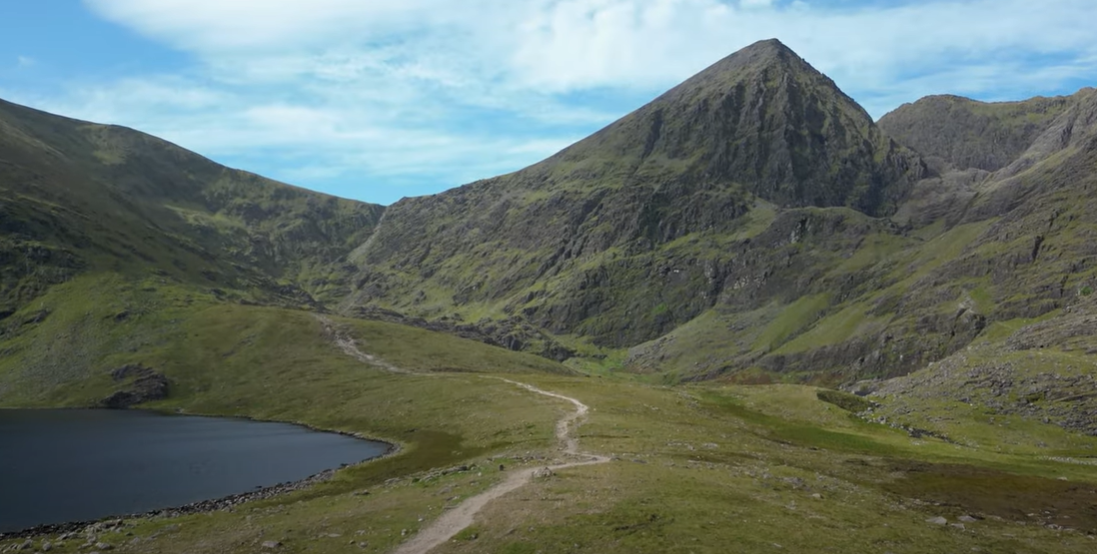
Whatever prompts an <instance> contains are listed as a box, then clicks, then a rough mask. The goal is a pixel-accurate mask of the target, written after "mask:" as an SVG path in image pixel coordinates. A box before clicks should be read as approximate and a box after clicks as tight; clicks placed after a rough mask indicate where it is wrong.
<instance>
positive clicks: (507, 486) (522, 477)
mask: <svg viewBox="0 0 1097 554" xmlns="http://www.w3.org/2000/svg"><path fill="white" fill-rule="evenodd" d="M316 319H318V320H319V321H320V323H321V324H322V325H323V326H324V332H325V333H327V335H328V336H329V337H331V339H332V340H333V341H334V342H335V345H336V346H338V347H339V349H340V350H342V351H343V352H344V353H345V354H346V355H348V356H350V357H352V358H354V359H356V360H358V361H360V362H362V363H366V364H369V365H372V366H375V367H379V368H381V369H383V370H385V371H389V372H391V373H402V374H406V375H429V374H420V373H415V372H412V371H408V370H406V369H403V368H400V367H397V366H395V365H393V364H391V363H389V362H386V361H385V360H382V359H380V358H378V357H377V356H373V355H370V354H367V353H365V352H362V351H361V350H360V349H359V348H358V344H357V342H356V341H355V340H354V339H353V338H352V337H351V336H350V335H348V334H347V333H345V332H344V331H343V330H341V329H339V328H338V327H337V326H336V325H335V323H334V322H332V321H331V320H330V319H328V318H327V317H324V316H322V315H316ZM495 378H496V379H500V380H502V381H506V382H507V383H510V384H512V385H515V386H518V387H521V388H523V389H526V390H528V391H530V392H532V393H536V394H540V395H543V396H548V397H551V398H556V399H558V400H564V401H567V402H571V404H572V405H573V406H575V411H573V412H570V413H568V414H567V415H565V416H564V417H562V418H560V420H559V421H557V422H556V440H557V441H559V443H560V446H561V454H563V455H564V456H565V457H570V458H573V460H572V461H568V462H563V463H559V464H555V465H550V466H546V467H547V469H549V470H550V471H557V470H561V469H567V468H571V467H580V466H589V465H594V464H603V463H606V462H608V461H609V458H608V457H606V456H600V455H598V454H591V453H589V452H580V451H579V439H577V438H575V437H574V436H572V434H571V431H572V424H575V423H577V422H579V421H580V420H582V419H583V418H584V417H585V416H586V415H587V413H588V412H590V407H588V406H587V405H586V404H583V403H582V402H580V401H578V400H576V399H574V398H572V397H570V396H564V395H562V394H557V393H555V392H549V391H545V390H541V389H539V388H537V387H535V386H533V385H528V384H526V383H519V382H518V381H512V380H510V379H504V378H502V377H495ZM539 470H542V468H540V467H532V468H526V469H522V470H520V471H514V472H512V473H510V474H508V475H507V477H506V479H503V481H502V482H500V483H498V484H496V485H495V486H493V487H491V488H490V489H488V490H486V491H484V492H482V493H480V494H478V495H476V496H474V497H472V498H469V499H467V500H465V501H464V502H462V503H460V504H458V505H457V506H456V507H455V508H453V509H451V510H449V511H447V512H446V513H444V514H442V516H441V517H439V518H438V519H436V520H434V521H433V522H431V524H430V525H428V526H427V527H425V528H423V529H422V530H420V531H419V532H418V533H417V534H416V535H415V536H414V537H412V539H411V540H409V541H408V542H405V543H404V544H401V545H400V546H399V547H397V549H396V550H394V551H393V554H426V553H427V552H430V551H431V550H432V549H434V548H435V547H436V546H438V545H440V544H442V543H444V542H446V541H448V540H449V539H451V538H453V536H454V535H456V534H457V533H459V532H461V530H462V529H464V528H466V527H468V526H469V525H472V522H473V518H475V517H476V514H477V513H479V512H480V510H482V509H483V508H484V506H486V505H487V504H488V503H489V502H491V501H492V500H495V499H497V498H500V497H502V496H504V495H505V494H507V493H509V492H512V491H514V490H516V489H518V488H520V487H521V486H522V485H525V484H526V483H528V482H529V481H530V479H532V478H533V475H534V473H536V472H537V471H539Z"/></svg>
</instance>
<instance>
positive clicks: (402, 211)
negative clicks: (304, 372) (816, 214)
mask: <svg viewBox="0 0 1097 554" xmlns="http://www.w3.org/2000/svg"><path fill="white" fill-rule="evenodd" d="M925 172H926V168H925V166H924V164H923V163H922V162H921V160H920V159H919V158H918V157H917V156H916V155H915V154H913V153H912V152H910V151H909V150H907V149H905V148H903V147H901V146H899V145H897V144H895V143H894V142H893V141H891V140H890V139H888V138H887V137H886V136H884V134H883V133H882V132H881V131H879V130H878V129H877V128H876V127H875V125H874V124H873V122H872V121H871V119H870V118H869V117H868V115H867V114H866V113H865V112H864V110H863V109H861V108H860V106H858V105H857V104H856V103H854V102H853V101H852V100H851V99H850V98H849V97H847V96H846V95H845V94H843V93H842V92H841V91H840V90H839V89H838V88H837V87H836V86H835V84H834V83H833V82H832V81H831V80H830V79H828V78H827V77H825V76H823V75H822V74H820V73H819V72H817V71H816V70H815V69H814V68H812V67H811V66H810V65H809V64H807V63H806V62H805V61H804V60H802V59H801V58H799V57H798V56H797V55H796V54H795V53H793V52H792V51H791V50H789V49H788V48H786V47H785V46H784V45H782V44H781V43H779V42H777V41H764V42H761V43H757V44H755V45H753V46H751V47H748V48H746V49H744V50H742V51H740V52H738V53H736V54H734V55H732V56H730V57H728V58H726V59H724V60H722V61H720V62H718V63H717V64H715V65H713V66H712V67H710V68H709V69H707V70H705V71H704V72H702V73H700V74H699V75H697V76H696V77H694V78H692V79H690V80H688V81H686V82H685V83H683V84H682V85H680V86H678V87H676V88H674V89H672V90H671V91H669V92H667V93H666V94H664V95H663V96H661V97H659V98H658V99H656V100H655V101H653V102H652V103H650V104H648V105H647V106H644V107H643V108H641V109H639V110H637V111H636V112H634V113H632V114H630V115H628V116H626V117H624V118H622V119H621V120H619V121H617V122H616V123H613V124H612V125H610V126H608V127H607V128H605V129H603V130H602V131H599V132H598V133H596V134H594V135H593V136H591V137H590V138H588V139H586V140H583V141H581V142H579V143H577V144H575V145H573V146H571V147H569V148H567V149H565V150H564V151H562V152H560V153H558V154H556V155H555V156H553V157H551V158H549V159H548V160H545V161H544V162H541V163H539V164H537V165H534V166H532V167H530V168H527V169H525V170H522V171H519V172H517V173H514V174H511V175H505V176H502V177H498V178H495V179H489V180H486V181H480V182H477V183H473V184H471V185H467V186H465V187H461V188H458V189H454V190H451V191H447V192H445V193H442V194H439V195H435V196H431V197H423V198H413V199H406V200H403V201H401V202H399V203H397V204H395V205H394V206H392V207H390V208H389V210H388V211H387V212H386V215H385V218H384V221H383V223H382V224H381V225H380V227H379V228H378V231H377V233H376V235H375V236H374V237H373V238H372V239H371V240H370V241H369V242H367V243H366V244H364V245H363V246H362V247H361V248H360V249H358V250H357V251H356V252H355V254H354V257H353V259H354V261H356V262H357V263H359V265H360V267H361V268H362V269H361V273H360V275H359V279H358V282H357V292H356V293H355V294H354V295H353V296H352V298H351V299H350V300H349V301H348V302H346V303H345V304H344V306H343V307H344V308H345V309H348V310H349V309H351V308H353V307H354V306H361V305H378V306H382V307H387V308H394V309H396V310H398V311H401V312H404V313H408V314H410V315H414V316H419V317H425V318H427V319H437V318H439V317H441V316H443V315H449V312H448V310H449V309H450V308H449V307H450V306H452V307H454V308H453V309H455V310H456V311H458V312H460V311H464V310H467V311H470V312H475V311H476V310H475V309H473V307H477V306H482V307H486V308H488V309H490V310H498V311H501V312H502V313H504V314H507V315H508V316H509V317H515V316H516V317H521V318H523V319H525V320H527V321H529V322H530V323H532V324H534V325H535V326H537V327H541V328H543V329H546V330H548V331H550V332H552V333H555V334H579V335H583V336H588V337H592V338H593V339H594V340H595V342H597V343H598V344H604V345H610V346H626V345H632V344H636V343H639V342H643V341H646V340H649V339H652V338H655V337H658V336H659V335H661V334H664V333H666V332H668V331H671V330H673V329H674V328H675V327H677V326H679V325H681V324H683V323H685V322H687V321H689V320H690V319H693V318H694V317H696V316H697V315H698V314H700V313H702V312H703V311H705V310H707V309H709V308H711V307H712V306H713V305H714V304H715V303H716V299H717V298H718V297H719V295H720V294H721V292H722V287H723V282H724V281H725V279H726V278H727V274H726V273H725V274H721V273H720V270H719V268H720V266H721V265H723V264H725V263H726V259H727V258H730V257H732V256H733V254H732V252H733V249H734V248H735V247H734V246H732V245H733V244H734V243H735V242H738V241H737V240H736V239H735V237H741V239H740V240H746V239H748V238H749V237H751V236H753V235H755V234H757V232H758V229H756V228H755V227H761V228H762V229H764V228H765V225H766V219H767V217H771V216H772V212H773V210H775V209H779V208H780V207H799V206H849V207H852V208H854V209H855V210H858V211H860V212H863V213H865V214H872V215H881V214H888V213H891V212H893V211H894V210H895V209H896V207H897V206H898V204H899V202H900V201H901V200H902V199H903V198H904V197H905V196H906V194H907V192H908V191H909V189H910V187H911V186H912V184H913V183H914V182H915V181H916V180H917V179H918V178H920V177H921V176H923V175H924V174H925ZM767 214H769V215H767ZM701 239H705V240H706V241H707V242H709V243H711V245H705V246H703V247H702V246H701V244H700V243H699V242H698V240H701ZM708 239H712V240H708Z"/></svg>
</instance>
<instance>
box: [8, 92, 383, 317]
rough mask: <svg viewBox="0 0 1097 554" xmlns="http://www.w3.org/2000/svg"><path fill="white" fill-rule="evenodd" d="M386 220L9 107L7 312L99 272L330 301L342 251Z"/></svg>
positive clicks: (344, 203)
mask: <svg viewBox="0 0 1097 554" xmlns="http://www.w3.org/2000/svg"><path fill="white" fill-rule="evenodd" d="M382 211H383V208H382V207H380V206H373V205H368V204H362V203H359V202H353V201H349V200H342V199H338V198H334V197H330V196H326V195H323V194H319V193H314V192H310V191H306V190H303V189H298V188H295V187H291V186H289V185H283V184H281V183H277V182H274V181H270V180H268V179H264V178H262V177H259V176H256V175H253V174H250V173H246V172H243V171H237V170H232V169H228V168H225V167H222V166H220V165H218V164H215V163H213V162H211V161H209V160H207V159H205V158H202V157H200V156H198V155H196V154H194V153H191V152H188V151H186V150H183V149H181V148H178V147H176V146H174V145H172V144H170V143H167V142H165V141H162V140H160V139H157V138H155V137H151V136H149V135H145V134H143V133H139V132H136V131H132V130H129V129H125V128H121V127H114V126H105V125H96V124H91V123H85V122H81V121H76V120H72V119H67V118H62V117H58V116H53V115H50V114H46V113H43V112H38V111H36V110H32V109H29V108H24V107H21V106H17V105H14V104H10V103H6V102H0V260H2V261H3V263H0V313H11V312H12V311H14V310H15V309H18V308H19V307H21V306H24V305H26V304H27V303H28V302H29V301H30V300H32V299H33V298H34V297H36V296H37V295H39V294H41V293H42V292H44V291H45V290H46V289H47V288H48V287H49V286H50V285H53V284H57V283H61V282H65V281H66V280H68V279H71V278H72V277H73V276H75V275H79V274H83V273H86V272H93V271H109V272H120V273H126V274H132V275H147V274H150V273H156V274H159V275H161V276H163V277H165V278H170V279H174V280H177V281H180V282H187V283H191V284H195V285H200V286H204V287H210V288H218V289H223V290H225V291H234V293H236V294H238V295H240V296H241V297H247V298H252V299H254V300H266V301H280V302H283V303H291V304H298V305H300V304H305V303H309V302H311V301H312V300H311V299H310V298H309V295H313V296H316V297H317V298H319V299H330V298H333V297H336V296H339V295H342V294H345V290H344V289H345V288H346V286H347V283H346V281H345V279H346V268H345V255H346V253H347V252H349V250H350V249H351V248H352V247H353V246H354V245H356V244H359V243H361V242H362V241H364V240H366V239H367V238H368V237H369V236H370V234H371V233H372V230H373V226H374V225H375V223H376V221H377V220H378V219H379V218H380V215H381V213H382ZM306 293H307V294H306ZM226 294H227V292H226Z"/></svg>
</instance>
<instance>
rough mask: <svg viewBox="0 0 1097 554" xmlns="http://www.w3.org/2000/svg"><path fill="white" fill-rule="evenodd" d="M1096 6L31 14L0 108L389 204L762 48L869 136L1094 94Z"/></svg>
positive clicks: (168, 6)
mask: <svg viewBox="0 0 1097 554" xmlns="http://www.w3.org/2000/svg"><path fill="white" fill-rule="evenodd" d="M1093 12H1094V3H1093V1H1092V0H1042V1H1040V2H1035V1H1033V0H957V1H934V0H923V1H918V2H907V1H884V0H796V1H792V0H521V1H516V0H463V1H462V2H454V1H453V0H277V1H275V0H35V1H18V2H16V1H11V2H5V3H4V5H3V6H2V7H0V98H4V99H6V100H10V101H13V102H18V103H21V104H26V105H30V106H34V107H37V108H40V109H44V110H47V111H51V112H54V113H59V114H63V115H68V116H71V117H77V118H81V119H87V120H91V121H97V122H103V123H115V124H120V125H126V126H129V127H134V128H137V129H140V130H142V131H146V132H149V133H152V134H154V135H157V136H160V137H163V138H165V139H168V140H171V141H173V142H175V143H177V144H180V145H182V146H184V147H186V148H189V149H191V150H194V151H197V152H199V153H201V154H204V155H206V156H208V157H210V158H213V159H214V160H217V161H219V162H221V163H224V164H226V165H230V166H233V167H239V168H242V169H247V170H249V171H254V172H256V173H260V174H262V175H265V176H268V177H272V178H276V179H280V180H283V181H286V182H289V183H292V184H296V185H300V186H304V187H308V188H312V189H315V190H320V191H324V192H328V193H331V194H336V195H339V196H345V197H350V198H356V199H359V200H365V201H370V202H378V203H383V204H388V203H391V202H394V201H396V200H398V199H399V198H401V197H403V196H416V195H422V194H431V193H435V192H439V191H441V190H445V189H447V188H451V187H454V186H458V185H461V184H464V183H467V182H470V181H473V180H476V179H479V178H484V177H489V176H492V175H497V174H500V173H505V172H509V171H513V170H516V169H520V168H522V167H524V166H526V165H529V164H530V163H534V162H536V161H538V160H540V159H543V158H545V157H547V156H549V155H551V154H552V153H554V152H556V151H557V150H559V149H560V148H562V147H564V146H566V145H568V144H570V143H571V142H574V141H575V140H578V139H580V138H582V137H584V136H586V135H588V134H590V133H591V132H593V131H596V130H597V129H599V128H601V127H603V126H604V125H606V124H608V123H610V122H612V121H613V120H614V119H616V118H618V117H620V116H622V115H624V114H626V113H628V112H629V111H631V110H633V109H635V108H637V107H639V106H640V105H642V104H643V103H644V102H646V101H648V100H650V99H651V98H653V97H654V96H656V95H658V94H659V93H661V92H662V91H664V90H666V89H667V88H670V87H671V86H674V85H675V84H677V83H678V82H680V81H682V80H684V79H686V78H688V77H689V76H690V75H692V74H694V73H696V72H697V71H700V70H701V69H704V68H705V67H706V66H708V65H710V64H711V63H714V62H716V61H717V60H719V59H720V58H722V57H724V56H726V55H728V54H730V53H732V52H734V51H735V50H738V49H739V48H742V47H743V46H746V45H748V44H750V43H752V42H754V41H756V40H760V39H765V38H771V37H776V38H779V39H781V40H782V41H783V42H785V43H786V44H788V45H789V46H790V47H792V48H793V49H794V50H796V51H797V52H798V53H799V54H800V55H802V56H803V57H804V58H806V59H807V60H808V61H809V62H811V63H812V64H813V65H815V67H817V68H818V69H820V70H822V71H823V72H825V73H827V74H828V75H830V76H831V77H832V78H833V79H834V80H835V81H836V82H837V83H838V85H839V86H840V87H842V89H843V90H844V91H845V92H846V93H848V94H849V95H851V96H853V97H854V98H855V99H857V100H858V101H859V102H860V103H861V104H862V105H864V106H865V108H866V109H867V110H868V111H869V112H870V113H871V114H872V115H873V116H874V117H879V116H881V115H883V114H884V113H886V112H887V111H889V110H891V109H894V108H895V107H897V106H898V105H900V104H901V103H903V102H909V101H913V100H916V99H917V98H919V97H921V96H924V95H927V94H938V93H952V94H961V95H965V96H970V97H974V98H978V99H982V100H1010V99H1020V98H1026V97H1030V96H1034V95H1055V94H1069V93H1073V92H1074V91H1076V90H1077V89H1079V88H1081V87H1083V86H1094V85H1097V41H1095V40H1094V34H1093V30H1092V29H1093V25H1094V23H1095V22H1097V16H1095V15H1093Z"/></svg>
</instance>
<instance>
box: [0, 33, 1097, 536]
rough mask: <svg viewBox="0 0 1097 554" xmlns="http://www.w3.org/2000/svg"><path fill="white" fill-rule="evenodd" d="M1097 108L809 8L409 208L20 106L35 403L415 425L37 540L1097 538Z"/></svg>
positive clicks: (8, 303)
mask: <svg viewBox="0 0 1097 554" xmlns="http://www.w3.org/2000/svg"><path fill="white" fill-rule="evenodd" d="M1095 131H1097V91H1095V90H1094V89H1083V90H1081V91H1079V92H1078V93H1076V94H1074V95H1072V96H1065V97H1059V98H1050V99H1048V98H1038V99H1033V100H1030V101H1026V102H1010V103H998V104H988V103H981V102H975V101H971V100H967V99H962V98H958V97H930V98H927V99H924V100H921V101H919V102H916V103H914V104H908V105H904V106H902V107H900V108H898V109H897V110H896V111H894V112H892V113H891V114H888V115H886V116H884V117H883V118H881V119H880V120H879V121H873V120H872V118H870V117H869V115H868V114H867V112H865V111H864V109H862V108H861V107H860V106H859V105H857V103H856V102H854V101H853V99H851V98H849V97H848V96H846V95H845V94H844V93H842V91H841V90H840V89H839V88H838V86H837V85H836V84H835V83H834V82H833V81H831V80H830V79H829V78H828V77H826V76H825V75H823V74H822V73H819V72H818V71H816V70H815V69H814V68H813V67H812V66H811V65H810V64H808V63H807V62H806V61H805V60H803V59H802V58H800V57H799V56H798V55H797V54H796V53H794V52H792V51H791V50H790V49H788V48H787V47H786V46H784V45H783V44H781V43H780V42H778V41H774V40H770V41H762V42H760V43H756V44H754V45H752V46H750V47H748V48H746V49H744V50H743V51H740V52H738V53H736V54H733V55H732V56H730V57H728V58H726V59H725V60H722V61H720V62H718V63H717V64H715V65H713V66H712V67H710V68H709V69H707V70H705V71H703V72H702V73H700V74H698V75H697V76H695V77H693V78H691V79H690V80H688V81H686V82H685V83H683V84H682V85H680V86H678V87H676V88H674V89H672V90H671V91H669V92H667V93H666V94H665V95H663V96H661V97H659V98H658V99H656V100H654V101H653V102H652V103H650V104H648V105H646V106H644V107H643V108H640V109H639V110H637V111H636V112H634V113H632V114H629V115H627V116H625V117H624V118H622V119H621V120H619V121H618V122H616V123H614V124H612V125H610V126H609V127H607V128H606V129H604V130H602V131H599V132H598V133H596V134H594V135H593V136H591V137H589V138H587V139H585V140H583V141H580V142H578V143H576V144H575V145H572V146H571V147H569V148H567V149H565V150H564V151H562V152H560V153H558V154H556V155H555V156H552V157H551V158H549V159H547V160H545V161H543V162H541V163H539V164H536V165H534V166H531V167H529V168H527V169H524V170H521V171H518V172H515V173H511V174H508V175H503V176H499V177H495V178H491V179H486V180H483V181H477V182H475V183H472V184H469V185H466V186H463V187H458V188H455V189H451V190H449V191H446V192H444V193H441V194H438V195H434V196H428V197H416V198H407V199H404V200H401V201H400V202H397V203H396V204H394V205H392V206H388V207H384V206H377V205H371V204H365V203H360V202H354V201H351V200H344V199H339V198H335V197H331V196H327V195H323V194H320V193H314V192H311V191H308V190H305V189H299V188H296V187H292V186H290V185H285V184H282V183H279V182H276V181H271V180H267V179H264V178H262V177H259V176H256V175H253V174H250V173H246V172H242V171H238V170H232V169H228V168H225V167H222V166H220V165H218V164H216V163H214V162H212V161H210V160H207V159H205V158H202V157H201V156H198V155H197V154H193V153H191V152H188V151H186V150H183V149H182V148H179V147H177V146H175V145H172V144H170V143H167V142H165V141H162V140H160V139H156V138H154V137H151V136H149V135H144V134H142V133H140V132H137V131H133V130H130V129H124V128H120V127H113V126H103V125H96V124H92V123H86V122H82V121H76V120H71V119H67V118H62V117H59V116H54V115H51V114H46V113H44V112H39V111H36V110H31V109H29V108H24V107H21V106H17V105H14V104H9V103H0V408H86V407H101V406H105V405H111V404H112V401H111V400H110V399H115V400H117V399H119V398H125V399H129V400H133V403H134V404H136V407H137V408H139V409H148V410H156V411H165V412H179V413H184V414H195V415H210V416H244V417H248V418H253V419H256V420H262V421H281V422H293V423H301V424H305V425H307V426H309V427H312V428H316V429H322V430H331V431H338V432H342V433H348V434H354V435H358V436H361V437H370V438H376V439H378V440H383V441H386V442H388V443H391V444H395V445H397V446H398V447H399V451H398V452H397V453H396V455H393V456H388V457H384V458H381V459H377V460H373V461H369V462H366V463H362V464H358V465H353V466H350V467H346V468H342V469H340V470H338V471H337V472H335V474H334V475H333V476H332V478H331V479H328V480H326V481H323V482H320V483H317V484H314V485H311V486H309V487H306V488H304V489H302V490H296V491H292V492H288V493H286V494H282V495H277V496H274V497H271V498H265V499H259V500H254V501H250V502H246V503H244V504H241V505H237V506H233V507H231V508H228V509H225V510H219V511H211V512H206V513H197V514H174V515H173V514H167V515H162V516H157V517H151V518H127V519H125V520H123V521H122V522H120V523H114V524H109V525H106V524H97V525H93V526H89V527H88V528H86V529H83V530H81V531H80V532H78V533H75V534H72V535H70V536H66V537H65V538H63V539H62V538H61V536H60V535H50V536H34V537H23V536H19V537H14V536H10V537H3V536H0V552H6V551H9V550H10V551H16V550H18V551H20V552H22V551H24V550H25V551H31V552H33V551H45V550H47V548H46V547H45V543H47V542H48V543H49V547H48V550H49V551H51V552H65V553H67V552H88V551H90V550H91V549H92V547H94V546H95V545H96V544H98V543H103V544H107V545H110V547H111V549H112V550H111V551H117V552H140V553H145V552H148V553H153V552H158V553H176V552H178V553H183V552H230V553H231V552H258V551H267V552H409V553H410V552H427V551H429V552H433V553H444V552H454V553H457V552H503V553H510V554H521V553H531V554H532V553H536V552H683V553H685V552H696V553H701V552H727V551H743V552H779V551H782V550H785V551H790V552H831V551H833V552H892V553H896V554H898V553H903V552H912V553H913V552H958V551H983V552H1034V553H1035V552H1041V553H1042V552H1048V553H1051V552H1091V551H1093V549H1094V548H1095V544H1097V542H1095V540H1097V508H1095V506H1097V429H1095V428H1094V424H1093V414H1094V413H1097V412H1095V410H1097V381H1095V380H1094V379H1095V375H1097V366H1095V361H1094V360H1095V358H1094V353H1097V338H1095V334H1094V333H1093V322H1094V318H1095V317H1097V304H1095V303H1097V295H1093V294H1092V293H1093V291H1094V289H1095V288H1097V268H1095V266H1094V263H1095V261H1097V250H1095V246H1094V245H1095V244H1097V242H1095V241H1094V240H1093V238H1094V236H1095V232H1097V220H1095V216H1094V214H1097V206H1095V205H1093V203H1094V200H1093V195H1092V194H1091V192H1092V187H1094V186H1095V185H1097V132H1095ZM133 367H140V368H147V371H142V372H140V373H139V374H138V373H132V374H131V373H127V372H126V371H120V368H133ZM148 372H151V373H148ZM149 375H155V376H156V379H157V383H161V384H162V389H163V390H161V386H160V385H159V384H158V385H157V386H155V387H152V389H153V390H154V392H155V391H160V392H163V394H160V392H157V394H147V392H148V387H144V388H143V386H142V384H141V382H140V381H141V379H147V378H148V377H149ZM165 391H166V392H165ZM119 395H121V396H119ZM5 455H7V453H5ZM546 468H547V470H546ZM28 541H29V542H28ZM24 545H26V548H25V549H23V546H24ZM85 545H88V547H85ZM19 549H23V550H19Z"/></svg>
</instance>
